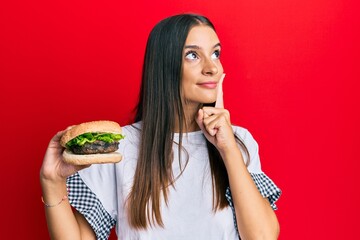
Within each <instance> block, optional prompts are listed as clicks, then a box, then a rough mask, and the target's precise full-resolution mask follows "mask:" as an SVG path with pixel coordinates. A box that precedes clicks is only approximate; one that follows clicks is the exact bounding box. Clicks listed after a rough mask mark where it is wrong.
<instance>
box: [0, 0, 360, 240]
mask: <svg viewBox="0 0 360 240" xmlns="http://www.w3.org/2000/svg"><path fill="white" fill-rule="evenodd" d="M358 11H359V7H358V5H357V3H356V1H345V0H343V1H341V0H317V1H312V0H292V1H288V0H280V1H231V0H223V1H215V0H213V1H200V0H193V1H177V0H173V1H169V0H168V1H165V0H153V1H152V2H151V3H149V1H127V2H124V3H123V2H122V1H112V0H110V1H42V2H41V1H36V2H34V1H2V3H1V4H0V79H1V94H0V100H1V116H2V117H1V132H2V138H1V146H2V152H3V157H2V162H3V167H2V169H3V171H2V174H1V175H0V178H1V179H0V180H1V181H2V191H1V192H2V204H1V205H2V219H3V220H2V224H1V228H2V231H1V232H2V235H1V238H2V239H47V238H48V235H47V230H46V225H45V224H46V223H45V217H44V212H43V206H42V203H41V201H40V196H41V189H40V186H39V178H38V176H39V168H40V166H41V162H42V158H43V155H44V152H45V149H46V146H47V143H48V141H49V140H50V138H51V137H52V136H53V135H54V134H55V133H56V132H57V131H58V130H61V129H64V128H65V127H66V126H68V125H71V124H76V123H79V122H82V121H88V120H95V119H111V120H115V121H118V122H120V124H122V125H124V124H126V123H129V122H130V119H131V110H132V109H133V108H134V106H135V102H136V99H137V91H138V87H139V79H140V72H141V64H142V59H143V52H144V48H145V42H146V38H147V35H148V33H149V31H150V29H151V28H152V26H153V25H154V24H155V23H157V22H158V21H159V20H160V19H162V18H164V17H166V16H168V15H172V14H175V13H181V12H197V13H202V14H205V15H207V16H208V17H209V18H210V19H212V21H213V22H214V23H215V25H216V26H217V29H218V35H219V37H220V39H221V42H222V45H223V55H222V61H223V65H224V68H225V72H226V73H227V75H226V79H225V83H224V91H225V105H226V107H227V108H228V109H229V110H230V112H231V114H232V121H233V122H234V123H237V124H239V125H242V126H244V127H246V128H248V129H249V130H250V131H251V132H252V133H253V135H254V137H255V138H256V139H257V141H258V142H259V144H260V155H261V159H262V166H263V170H264V171H265V172H266V173H267V174H268V175H269V176H270V177H272V178H273V179H274V180H275V182H276V183H277V184H278V185H279V186H280V187H281V189H282V190H283V195H282V197H281V199H280V200H279V202H278V207H279V210H278V211H277V215H278V218H279V220H280V224H281V235H280V239H292V240H296V239H334V240H335V239H355V236H357V235H355V230H356V227H357V221H353V220H354V218H355V217H358V216H359V214H360V210H359V205H358V203H359V201H360V196H359V180H358V178H357V172H358V168H359V167H360V166H359V161H358V156H357V154H356V148H357V147H358V146H357V145H358V144H359V139H358V138H355V136H358V135H359V133H360V131H359V130H360V128H359V125H358V123H359V109H360V107H359V84H358V82H359V80H360V71H359V66H358V65H359V60H358V57H359V53H360V51H359V40H360V37H359V33H360V26H359V18H358V17H357V16H356V15H357V12H358ZM4 235H5V236H4ZM113 237H114V236H113Z"/></svg>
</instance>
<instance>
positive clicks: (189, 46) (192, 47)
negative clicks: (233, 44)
mask: <svg viewBox="0 0 360 240" xmlns="http://www.w3.org/2000/svg"><path fill="white" fill-rule="evenodd" d="M216 47H221V44H220V43H217V44H215V45H214V46H213V48H216ZM187 48H191V49H201V47H200V46H198V45H185V47H184V49H187Z"/></svg>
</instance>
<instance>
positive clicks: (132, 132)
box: [121, 122, 141, 140]
mask: <svg viewBox="0 0 360 240" xmlns="http://www.w3.org/2000/svg"><path fill="white" fill-rule="evenodd" d="M121 129H122V135H124V137H125V138H124V139H126V140H135V139H139V137H140V132H141V122H135V123H132V124H128V125H124V126H122V127H121Z"/></svg>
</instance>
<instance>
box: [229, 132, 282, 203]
mask: <svg viewBox="0 0 360 240" xmlns="http://www.w3.org/2000/svg"><path fill="white" fill-rule="evenodd" d="M234 133H235V135H236V136H237V137H238V138H239V139H240V140H242V141H243V143H244V144H245V146H246V148H247V150H248V152H249V159H247V158H246V154H244V151H243V155H244V156H245V160H244V161H245V162H247V161H249V164H248V166H247V168H248V171H249V173H250V175H251V177H252V179H253V181H254V183H255V185H256V187H257V189H258V190H259V192H260V193H261V195H262V196H263V197H264V198H267V199H268V200H269V202H270V205H271V207H272V208H273V209H274V210H276V209H277V206H276V204H275V202H276V201H277V200H278V199H279V198H280V195H281V190H280V189H279V188H278V187H277V186H276V184H275V183H274V182H273V181H272V180H271V179H270V178H269V177H268V176H267V175H266V174H265V173H264V172H263V171H262V170H261V163H260V157H259V146H258V144H257V142H256V141H255V139H254V138H253V136H252V135H251V133H250V132H249V131H248V130H247V129H245V128H241V127H234ZM226 195H227V198H228V200H231V193H230V189H228V191H227V194H226Z"/></svg>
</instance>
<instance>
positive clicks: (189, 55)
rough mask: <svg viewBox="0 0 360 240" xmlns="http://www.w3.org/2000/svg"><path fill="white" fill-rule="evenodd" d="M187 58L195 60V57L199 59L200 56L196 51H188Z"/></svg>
mask: <svg viewBox="0 0 360 240" xmlns="http://www.w3.org/2000/svg"><path fill="white" fill-rule="evenodd" d="M185 58H187V59H190V60H193V59H197V58H198V56H197V54H196V52H188V53H186V54H185Z"/></svg>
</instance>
